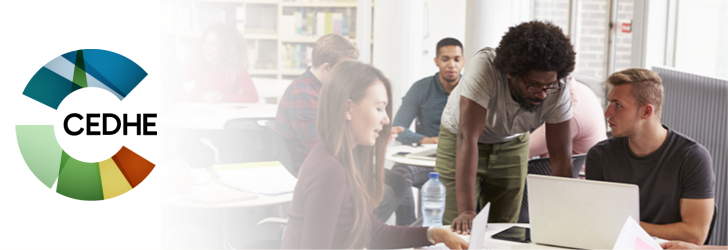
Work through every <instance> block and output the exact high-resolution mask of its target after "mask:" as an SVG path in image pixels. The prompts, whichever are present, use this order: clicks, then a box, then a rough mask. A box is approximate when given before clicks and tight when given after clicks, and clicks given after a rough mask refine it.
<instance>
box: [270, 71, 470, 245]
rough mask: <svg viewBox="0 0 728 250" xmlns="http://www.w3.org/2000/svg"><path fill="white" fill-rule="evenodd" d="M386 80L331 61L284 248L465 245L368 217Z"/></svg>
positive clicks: (382, 132) (382, 147) (386, 103)
mask: <svg viewBox="0 0 728 250" xmlns="http://www.w3.org/2000/svg"><path fill="white" fill-rule="evenodd" d="M391 100H392V94H391V85H390V83H389V80H387V78H385V77H384V75H383V74H382V72H381V71H379V70H377V69H376V68H374V67H372V66H371V65H367V64H363V63H360V62H355V61H347V62H341V63H338V64H337V65H336V66H335V67H334V69H333V70H332V72H331V73H330V76H329V77H328V79H327V80H326V81H325V82H324V84H323V87H322V89H321V93H320V95H319V100H318V111H317V114H318V116H317V120H316V121H317V130H318V135H319V137H320V141H319V143H317V144H316V145H315V146H314V147H313V148H312V149H311V152H310V153H309V155H308V157H306V160H305V161H304V162H303V165H302V166H301V171H300V173H299V176H298V184H297V185H296V189H295V191H294V195H293V201H292V203H291V207H290V208H289V209H288V211H287V214H288V217H289V220H288V227H287V228H286V232H285V235H284V237H283V245H282V247H281V248H283V249H293V248H296V249H313V248H336V249H351V248H407V247H418V246H426V245H431V244H432V243H439V242H444V243H445V244H446V245H447V246H448V247H450V248H451V249H461V248H467V243H466V242H465V241H464V240H463V239H462V238H460V237H459V236H457V235H455V234H454V233H452V232H450V230H447V229H445V228H425V227H405V226H389V225H386V224H384V223H382V222H381V221H379V220H378V219H376V216H375V215H374V214H373V213H372V210H373V209H374V207H376V206H377V204H379V202H380V201H381V199H382V195H383V190H384V174H383V173H384V158H385V156H384V154H385V152H386V146H387V143H388V141H389V137H390V131H391V127H392V125H391V123H390V119H389V117H391V115H392V103H391Z"/></svg>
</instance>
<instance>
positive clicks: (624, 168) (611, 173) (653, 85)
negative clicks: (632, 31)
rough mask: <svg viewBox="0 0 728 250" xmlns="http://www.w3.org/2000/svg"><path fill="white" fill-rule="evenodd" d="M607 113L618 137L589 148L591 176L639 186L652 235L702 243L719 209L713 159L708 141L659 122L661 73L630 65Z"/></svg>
mask: <svg viewBox="0 0 728 250" xmlns="http://www.w3.org/2000/svg"><path fill="white" fill-rule="evenodd" d="M607 83H608V84H610V85H611V86H612V90H611V91H609V95H607V99H608V100H609V107H607V111H606V112H605V113H604V116H606V117H607V119H608V122H609V127H610V128H612V134H613V135H614V137H612V138H610V139H607V140H604V141H601V142H599V143H597V145H595V146H594V147H592V148H591V149H590V150H589V153H588V154H587V160H586V178H587V179H590V180H600V181H611V182H621V183H630V184H636V185H638V186H639V189H640V226H642V228H644V229H645V231H647V233H649V234H650V235H652V236H656V237H659V238H662V239H668V240H682V241H687V242H691V243H694V244H698V245H702V244H703V243H704V242H705V238H706V237H707V235H708V230H709V227H710V221H711V218H712V216H713V213H714V211H713V210H714V202H715V199H714V198H715V176H714V174H713V161H712V159H711V157H710V153H709V152H708V150H707V149H705V147H703V145H700V144H699V143H697V142H695V141H694V140H693V139H691V138H689V137H687V136H685V135H683V134H681V133H679V132H676V131H674V130H671V129H669V128H668V127H666V126H664V125H662V123H661V121H660V117H661V108H662V98H663V87H662V81H661V79H660V77H659V76H657V73H655V72H652V71H650V70H646V69H636V68H633V69H626V70H623V71H620V72H616V73H614V74H612V75H611V76H609V78H607Z"/></svg>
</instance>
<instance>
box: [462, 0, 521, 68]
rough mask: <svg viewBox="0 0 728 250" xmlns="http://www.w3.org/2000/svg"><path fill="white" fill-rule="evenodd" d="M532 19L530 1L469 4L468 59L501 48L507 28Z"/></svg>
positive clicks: (482, 0)
mask: <svg viewBox="0 0 728 250" xmlns="http://www.w3.org/2000/svg"><path fill="white" fill-rule="evenodd" d="M530 19H531V1H530V0H512V1H501V0H467V5H466V19H465V20H466V24H465V32H466V34H465V42H466V45H465V51H466V52H465V58H466V59H467V58H469V57H470V56H472V55H473V54H475V52H477V51H478V50H480V49H482V48H484V47H492V48H495V47H498V43H500V40H501V38H502V37H503V35H504V34H505V33H506V32H507V31H508V27H511V26H514V25H517V24H519V23H521V22H526V21H528V20H530ZM466 70H467V69H466Z"/></svg>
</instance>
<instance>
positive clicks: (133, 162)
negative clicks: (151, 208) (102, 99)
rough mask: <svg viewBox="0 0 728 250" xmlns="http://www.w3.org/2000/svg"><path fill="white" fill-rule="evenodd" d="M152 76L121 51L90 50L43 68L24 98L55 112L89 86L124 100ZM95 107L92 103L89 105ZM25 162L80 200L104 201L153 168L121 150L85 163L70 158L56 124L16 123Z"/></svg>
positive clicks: (44, 179) (48, 183)
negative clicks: (75, 94) (67, 97)
mask: <svg viewBox="0 0 728 250" xmlns="http://www.w3.org/2000/svg"><path fill="white" fill-rule="evenodd" d="M146 76H147V73H146V72H145V71H144V70H143V69H142V68H141V67H139V65H137V64H136V63H134V62H133V61H131V60H129V59H128V58H126V57H124V56H122V55H119V54H117V53H114V52H111V51H106V50H98V49H86V50H77V51H72V52H68V53H66V54H63V55H61V56H59V57H56V58H55V59H53V60H51V61H50V62H49V63H48V64H46V65H45V66H43V67H42V68H41V69H40V70H38V72H37V73H35V75H34V76H33V78H32V79H31V80H30V82H29V83H28V85H27V86H26V87H25V90H24V91H23V94H24V95H25V96H28V97H30V98H32V99H34V100H36V101H38V102H40V103H42V104H44V105H46V106H48V107H51V108H53V109H55V110H57V109H58V106H59V105H60V104H61V102H62V101H63V99H65V98H66V96H68V95H69V94H71V93H72V92H74V91H76V90H78V89H81V88H88V87H97V88H102V89H105V90H107V91H109V92H111V93H112V94H114V95H115V96H116V97H117V98H119V100H123V99H124V98H125V97H126V96H127V95H129V93H130V92H131V91H132V90H134V88H135V87H136V86H137V85H138V84H139V83H140V82H141V81H142V80H143V79H144V78H145V77H146ZM89 105H93V104H89ZM15 131H16V136H17V139H18V146H19V147H20V152H21V154H22V155H23V159H24V160H25V163H26V164H27V165H28V167H29V168H30V170H31V171H32V172H33V174H35V176H36V177H37V178H38V179H39V180H40V181H41V182H43V184H45V185H46V186H47V187H48V188H52V187H53V184H54V183H55V182H56V180H58V183H57V184H56V192H57V193H59V194H62V195H64V196H67V197H70V198H73V199H78V200H105V199H110V198H113V197H116V196H119V195H121V194H123V193H126V192H127V191H129V190H131V189H132V188H134V187H136V186H137V185H139V183H141V182H142V181H143V180H144V179H145V178H146V177H147V176H148V175H149V173H150V172H151V171H152V169H154V164H152V163H151V162H149V161H147V160H146V159H144V158H143V157H141V156H139V155H137V154H136V153H134V152H132V151H131V150H129V149H128V148H126V147H124V146H122V147H121V149H120V150H119V151H118V152H117V153H116V154H115V155H114V156H112V157H111V158H109V159H107V160H104V161H101V162H91V163H89V162H82V161H79V160H76V159H74V158H73V157H71V156H69V155H68V154H67V153H66V152H65V151H64V150H63V149H61V146H60V145H59V144H58V141H57V140H56V137H55V132H54V125H16V127H15Z"/></svg>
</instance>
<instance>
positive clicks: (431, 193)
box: [422, 172, 445, 227]
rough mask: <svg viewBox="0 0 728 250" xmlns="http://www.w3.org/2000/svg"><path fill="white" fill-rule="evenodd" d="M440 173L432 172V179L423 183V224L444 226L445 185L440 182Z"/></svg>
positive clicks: (425, 225)
mask: <svg viewBox="0 0 728 250" xmlns="http://www.w3.org/2000/svg"><path fill="white" fill-rule="evenodd" d="M439 178H440V174H439V173H437V172H430V180H429V181H427V182H425V184H424V185H422V226H424V227H442V215H443V214H444V212H445V185H443V184H442V182H440V179H439Z"/></svg>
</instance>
